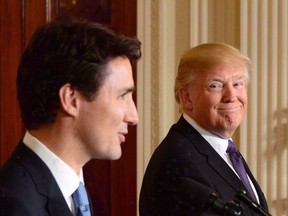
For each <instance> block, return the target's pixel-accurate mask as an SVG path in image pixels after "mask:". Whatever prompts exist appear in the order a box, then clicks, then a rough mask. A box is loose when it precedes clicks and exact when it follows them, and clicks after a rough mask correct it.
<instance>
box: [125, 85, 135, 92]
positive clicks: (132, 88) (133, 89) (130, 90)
mask: <svg viewBox="0 0 288 216" xmlns="http://www.w3.org/2000/svg"><path fill="white" fill-rule="evenodd" d="M124 91H125V92H127V93H129V92H135V91H136V88H135V86H133V87H130V88H126V89H124Z"/></svg>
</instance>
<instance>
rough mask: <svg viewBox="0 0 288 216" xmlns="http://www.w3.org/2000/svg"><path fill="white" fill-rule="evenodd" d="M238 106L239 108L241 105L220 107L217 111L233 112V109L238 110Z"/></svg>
mask: <svg viewBox="0 0 288 216" xmlns="http://www.w3.org/2000/svg"><path fill="white" fill-rule="evenodd" d="M240 108H241V106H234V107H221V108H218V111H220V112H235V111H237V110H239V109H240Z"/></svg>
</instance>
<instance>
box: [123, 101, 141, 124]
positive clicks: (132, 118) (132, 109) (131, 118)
mask: <svg viewBox="0 0 288 216" xmlns="http://www.w3.org/2000/svg"><path fill="white" fill-rule="evenodd" d="M125 121H126V122H127V123H128V124H129V125H136V124H137V123H138V122H139V117H138V112H137V109H136V106H135V103H134V101H133V100H131V103H129V106H128V109H127V114H126V119H125Z"/></svg>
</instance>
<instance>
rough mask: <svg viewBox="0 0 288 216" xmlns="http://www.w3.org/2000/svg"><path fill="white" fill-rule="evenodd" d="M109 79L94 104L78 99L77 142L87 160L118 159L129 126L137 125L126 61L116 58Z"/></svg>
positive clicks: (131, 81) (113, 60)
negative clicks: (85, 152) (83, 150)
mask: <svg viewBox="0 0 288 216" xmlns="http://www.w3.org/2000/svg"><path fill="white" fill-rule="evenodd" d="M106 70H107V72H108V76H107V77H106V78H105V81H104V84H103V86H102V87H101V88H100V90H99V92H98V94H97V96H96V98H95V99H94V100H93V101H87V100H85V99H84V97H83V100H81V102H80V103H81V104H80V112H79V117H78V123H77V125H78V127H77V130H78V132H77V133H78V139H80V140H81V143H82V145H83V147H84V149H85V151H87V154H88V155H89V157H90V158H97V159H112V160H113V159H118V158H120V156H121V154H122V151H121V145H120V144H121V143H122V142H124V141H125V135H126V134H127V133H128V125H135V124H137V122H138V115H137V110H136V107H135V104H134V101H133V99H132V93H133V91H134V81H133V77H132V69H131V64H130V61H129V60H128V58H124V57H116V58H115V59H112V60H111V61H110V62H109V63H108V65H107V68H106Z"/></svg>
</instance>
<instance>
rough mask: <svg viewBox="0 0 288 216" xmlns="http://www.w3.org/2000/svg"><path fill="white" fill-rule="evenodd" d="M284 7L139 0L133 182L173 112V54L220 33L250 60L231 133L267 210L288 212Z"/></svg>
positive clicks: (251, 1) (220, 0) (233, 0)
mask: <svg viewBox="0 0 288 216" xmlns="http://www.w3.org/2000/svg"><path fill="white" fill-rule="evenodd" d="M287 14H288V1H287V0H273V1H272V0H261V1H260V0H259V1H257V0H241V1H240V0H138V27H139V28H138V36H139V38H140V39H141V41H142V42H143V58H142V60H141V61H140V62H139V64H138V82H137V94H138V95H137V98H138V104H137V105H138V111H139V116H140V123H139V125H138V135H137V136H138V140H137V145H138V155H137V157H138V161H137V163H138V164H137V166H138V190H139V188H140V185H141V181H142V177H143V173H144V171H145V168H146V165H147V163H148V161H149V159H150V157H151V154H152V152H153V150H154V149H155V147H156V146H157V145H158V144H159V142H160V141H161V140H162V139H163V137H164V136H165V135H166V133H167V132H168V130H169V128H170V126H171V124H172V123H174V122H175V121H176V120H177V118H178V116H179V114H178V112H177V111H178V110H177V106H176V103H175V102H174V93H173V87H174V79H175V76H176V70H177V64H178V61H179V56H180V55H181V53H182V52H183V51H184V50H185V49H188V48H189V47H193V46H195V45H198V44H200V43H205V42H216V41H217V42H220V41H221V42H225V43H228V44H231V45H233V46H235V47H237V48H239V49H240V50H241V51H243V52H244V53H246V54H247V55H248V56H249V57H250V58H251V59H252V62H253V64H254V72H253V74H252V77H251V78H252V80H251V85H250V87H249V98H250V100H249V109H248V112H247V117H246V118H245V121H244V122H243V124H242V125H241V126H240V129H239V130H238V131H237V133H236V135H235V137H234V138H235V139H236V140H237V141H238V143H239V145H240V150H241V152H242V153H243V155H244V157H245V158H246V159H247V162H248V163H249V165H250V167H251V169H252V172H253V173H254V174H255V176H256V178H257V179H258V181H259V183H260V185H261V187H262V189H263V191H264V193H265V194H266V196H267V199H268V203H269V207H270V212H271V213H272V215H277V216H282V215H283V216H284V215H288V198H287V194H288V192H287V191H288V185H287V184H288V183H287V181H288V180H287V179H288V176H287V173H288V149H287V148H288V87H287V86H288V59H287V58H288V57H287V56H288V42H287V41H288V15H287Z"/></svg>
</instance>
